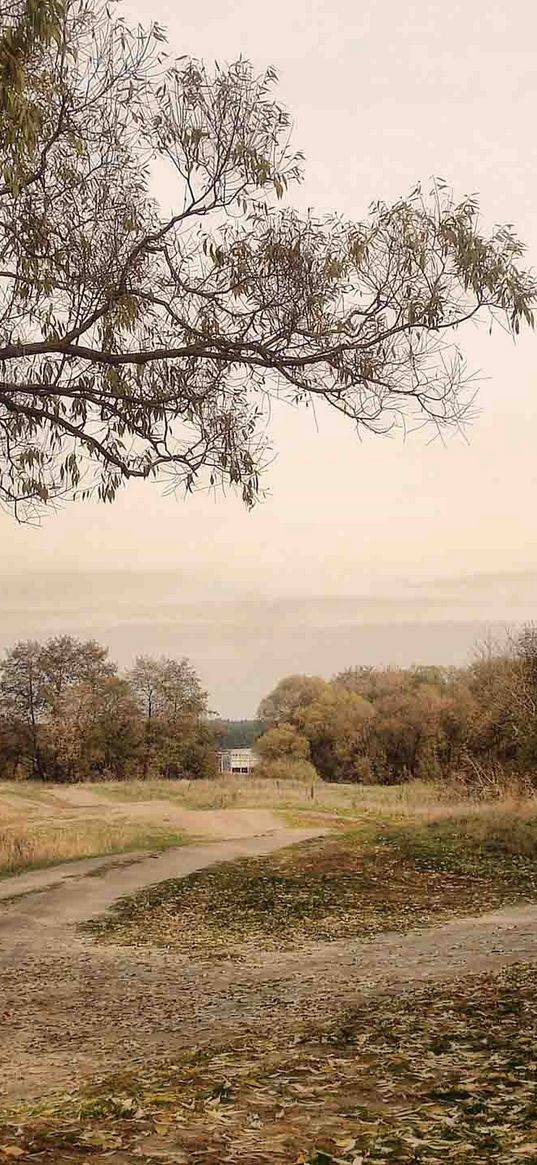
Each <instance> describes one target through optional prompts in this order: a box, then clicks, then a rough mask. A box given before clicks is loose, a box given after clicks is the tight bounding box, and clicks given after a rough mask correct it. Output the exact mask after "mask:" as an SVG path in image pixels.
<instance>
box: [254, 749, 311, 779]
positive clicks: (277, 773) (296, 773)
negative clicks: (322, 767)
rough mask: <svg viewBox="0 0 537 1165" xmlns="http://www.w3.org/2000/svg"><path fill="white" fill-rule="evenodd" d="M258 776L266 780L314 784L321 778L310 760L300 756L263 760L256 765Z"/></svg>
mask: <svg viewBox="0 0 537 1165" xmlns="http://www.w3.org/2000/svg"><path fill="white" fill-rule="evenodd" d="M255 774H256V778H257V779H259V780H262V781H263V780H265V781H276V782H277V784H279V783H280V781H284V782H293V781H295V782H297V783H299V784H301V785H314V784H315V783H316V781H318V780H319V774H318V772H317V770H316V769H315V768H314V766H313V765H312V764H311V762H310V761H309V760H305V759H304V758H300V757H289V756H287V757H280V758H279V759H278V758H276V757H275V758H274V759H273V760H262V761H261V763H260V764H258V765H257V766H256V770H255Z"/></svg>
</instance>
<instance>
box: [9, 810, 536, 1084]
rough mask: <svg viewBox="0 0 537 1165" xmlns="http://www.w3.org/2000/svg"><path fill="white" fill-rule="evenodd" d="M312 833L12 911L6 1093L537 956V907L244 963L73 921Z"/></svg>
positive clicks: (143, 867) (237, 844)
mask: <svg viewBox="0 0 537 1165" xmlns="http://www.w3.org/2000/svg"><path fill="white" fill-rule="evenodd" d="M311 836H314V831H312V830H308V831H306V830H303V831H298V830H281V831H280V832H278V833H275V834H273V835H271V836H265V837H258V838H250V839H249V840H242V841H241V840H235V841H233V842H226V843H212V844H210V845H203V846H192V847H183V848H181V849H178V850H174V851H168V852H167V853H165V854H161V855H159V856H158V857H156V858H145V859H144V860H143V861H137V862H136V863H135V864H132V865H122V866H121V867H120V868H115V869H112V870H111V869H108V870H106V869H105V870H103V871H102V872H101V874H100V875H99V876H96V877H91V876H88V875H85V876H83V875H80V876H79V877H77V878H74V879H71V880H69V881H67V882H66V881H65V880H64V881H63V882H61V883H59V884H58V885H56V886H55V887H54V888H53V889H49V890H43V891H41V892H39V893H31V894H28V895H27V896H25V897H23V898H20V899H18V900H15V901H11V902H9V901H8V902H4V904H3V905H2V906H0V1000H1V1004H0V1080H1V1081H2V1085H1V1087H2V1089H3V1093H4V1095H5V1097H6V1098H10V1097H17V1096H18V1097H23V1096H24V1097H27V1096H37V1095H41V1094H42V1093H44V1092H47V1091H50V1090H51V1089H54V1088H63V1087H72V1086H73V1085H76V1083H77V1081H79V1080H80V1078H81V1077H82V1076H84V1075H87V1074H91V1073H93V1072H95V1071H109V1070H111V1069H112V1068H113V1067H114V1066H116V1065H120V1064H125V1063H136V1062H137V1061H140V1060H144V1061H147V1060H149V1059H151V1058H152V1057H158V1056H160V1055H162V1054H166V1055H170V1054H173V1052H174V1050H177V1049H178V1048H184V1047H185V1046H186V1047H190V1046H192V1044H198V1043H204V1042H206V1041H207V1042H209V1043H210V1042H212V1043H213V1044H214V1043H218V1042H219V1041H220V1040H221V1039H225V1038H226V1037H227V1036H228V1035H232V1034H234V1035H237V1034H238V1033H240V1035H241V1037H242V1038H243V1039H245V1040H247V1039H248V1034H249V1032H254V1031H259V1030H260V1029H261V1030H264V1029H274V1027H275V1026H276V1025H278V1026H279V1027H281V1026H282V1025H284V1024H285V1023H286V1022H287V1021H289V1020H293V1021H294V1020H296V1019H300V1018H310V1019H314V1018H315V1019H318V1018H320V1017H322V1016H323V1015H326V1016H327V1015H329V1014H330V1013H331V1012H333V1011H334V1010H335V1009H337V1010H341V1009H342V1008H343V1009H345V1008H347V1007H350V1006H352V1004H353V1003H356V1002H357V1001H358V1000H359V999H363V998H364V996H368V995H374V993H375V992H378V991H379V990H383V989H386V988H390V987H392V986H397V985H398V984H401V982H405V983H406V984H408V983H409V982H411V981H416V982H418V981H423V980H426V979H439V980H446V979H449V978H453V977H458V976H460V975H462V974H465V973H468V972H473V973H478V972H480V971H485V970H490V969H494V968H498V967H501V966H507V965H509V964H511V963H515V962H519V961H524V962H529V961H537V906H530V905H527V906H523V907H520V908H517V909H512V908H511V909H508V910H501V911H497V912H495V913H491V914H488V915H483V916H481V917H476V918H463V919H457V920H454V921H452V922H449V923H447V924H445V925H442V926H436V927H430V928H426V929H423V930H420V931H412V932H410V933H408V934H405V935H400V934H385V935H381V936H379V937H377V938H375V939H372V940H370V941H363V940H352V941H349V940H345V941H342V942H334V943H322V944H315V945H311V946H308V947H307V948H304V947H303V948H301V949H300V950H299V951H293V952H277V953H272V952H271V953H270V954H268V953H267V952H263V951H255V950H254V951H253V952H252V953H251V955H250V956H249V957H248V959H247V961H245V962H244V963H240V964H236V963H233V964H232V963H227V962H224V963H215V964H201V963H196V962H194V961H192V960H189V959H186V958H184V957H182V956H181V955H178V954H177V952H174V951H166V950H160V949H151V948H146V947H145V948H142V949H136V948H125V947H115V946H113V945H110V946H97V945H95V944H94V943H93V942H92V941H91V940H90V939H88V938H84V937H82V936H81V935H79V934H78V933H77V932H76V930H75V929H74V923H76V922H79V921H81V920H83V919H84V918H88V917H92V916H93V915H95V914H97V913H99V912H100V911H102V910H104V909H106V908H107V907H108V906H110V905H111V904H112V902H114V901H115V900H116V899H117V898H118V897H120V896H122V895H123V894H125V893H130V892H132V891H133V890H136V889H139V888H140V887H141V886H143V885H148V884H150V883H152V882H155V881H160V880H161V879H162V878H167V877H173V876H180V875H186V874H187V873H190V872H192V871H193V870H196V869H200V868H201V867H202V866H204V865H208V864H210V863H212V862H216V861H220V860H223V859H226V860H227V859H230V858H236V857H241V856H252V855H256V854H259V855H260V854H265V853H269V852H270V851H271V850H274V849H276V848H279V847H280V846H283V845H287V844H289V843H290V842H292V841H298V840H301V839H303V838H306V837H311ZM48 873H49V874H50V871H48ZM13 881H14V880H13ZM0 1095H1V1094H0Z"/></svg>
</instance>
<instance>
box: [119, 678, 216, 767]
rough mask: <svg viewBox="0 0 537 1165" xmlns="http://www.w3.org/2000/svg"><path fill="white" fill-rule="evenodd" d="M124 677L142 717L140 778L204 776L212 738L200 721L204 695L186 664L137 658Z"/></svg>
mask: <svg viewBox="0 0 537 1165" xmlns="http://www.w3.org/2000/svg"><path fill="white" fill-rule="evenodd" d="M127 679H128V682H129V684H130V686H131V689H132V691H133V693H134V695H135V698H136V699H137V701H138V705H139V708H140V710H141V711H142V714H143V717H144V746H143V760H142V773H143V776H144V777H147V776H148V775H149V773H150V771H151V770H156V771H158V772H160V773H161V774H162V775H165V776H180V775H184V774H186V773H187V772H191V773H192V775H193V776H202V775H204V773H203V763H204V758H205V763H206V765H209V767H210V757H211V756H212V754H213V753H214V747H213V737H212V734H211V732H210V730H209V728H208V726H207V724H206V723H201V721H202V718H204V717H205V716H206V713H207V693H206V692H205V691H204V690H203V688H202V686H201V683H200V680H199V677H198V676H197V674H196V672H195V670H194V668H193V667H192V665H191V664H190V663H189V661H188V660H187V659H181V660H174V659H167V658H165V657H161V658H160V659H153V658H151V657H150V656H138V658H137V659H136V662H135V664H134V667H133V668H132V670H131V671H130V672H129V673H128V675H127ZM205 775H207V774H205Z"/></svg>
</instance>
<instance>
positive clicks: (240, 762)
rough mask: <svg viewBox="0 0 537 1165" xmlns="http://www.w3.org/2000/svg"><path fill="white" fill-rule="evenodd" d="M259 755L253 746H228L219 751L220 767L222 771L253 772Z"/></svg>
mask: <svg viewBox="0 0 537 1165" xmlns="http://www.w3.org/2000/svg"><path fill="white" fill-rule="evenodd" d="M257 761H258V757H257V756H256V755H255V752H254V751H253V749H251V748H226V749H224V750H223V752H219V753H218V768H219V770H220V772H221V773H251V772H252V769H254V768H255V766H256V764H257Z"/></svg>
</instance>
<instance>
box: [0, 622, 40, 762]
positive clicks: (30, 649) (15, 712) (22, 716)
mask: <svg viewBox="0 0 537 1165" xmlns="http://www.w3.org/2000/svg"><path fill="white" fill-rule="evenodd" d="M41 652H42V648H41V644H39V643H37V642H36V641H35V640H27V641H26V642H21V643H16V644H15V646H14V647H12V648H11V649H10V650H9V651H7V652H6V654H5V656H4V659H3V660H2V662H1V663H0V704H1V707H2V711H3V714H4V717H5V719H6V720H7V722H8V723H10V724H12V725H13V726H16V727H19V729H22V730H23V732H24V734H25V735H26V738H27V749H26V751H27V753H28V754H29V759H30V766H31V773H32V776H34V777H37V778H41V779H44V778H45V776H46V773H45V771H44V768H43V757H42V749H41V744H40V736H39V725H40V722H41V720H42V717H43V714H44V712H45V709H46V707H47V688H46V680H45V676H44V674H43V670H42V667H41Z"/></svg>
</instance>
